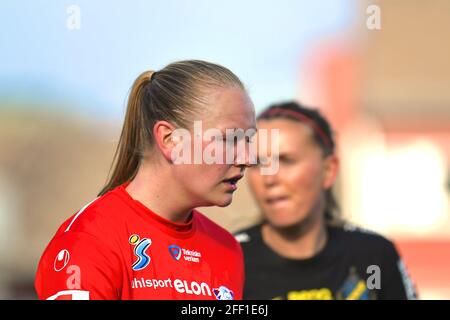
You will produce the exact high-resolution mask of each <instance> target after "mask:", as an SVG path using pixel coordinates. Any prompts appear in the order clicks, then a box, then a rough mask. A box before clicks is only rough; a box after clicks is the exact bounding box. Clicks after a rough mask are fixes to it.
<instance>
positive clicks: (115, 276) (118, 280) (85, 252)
mask: <svg viewBox="0 0 450 320" xmlns="http://www.w3.org/2000/svg"><path fill="white" fill-rule="evenodd" d="M121 284H122V270H121V263H120V259H119V256H118V254H117V253H116V252H114V250H113V249H112V248H111V246H110V245H108V244H107V243H105V242H103V241H101V240H99V239H98V238H97V237H95V236H93V235H91V234H88V233H84V232H76V231H68V232H66V233H63V234H61V235H59V236H58V237H56V238H54V239H53V240H52V241H51V242H50V244H49V245H48V247H47V249H46V250H45V251H44V254H43V255H42V258H41V260H40V262H39V265H38V270H37V273H36V279H35V289H36V292H37V294H38V298H39V299H48V300H91V299H92V300H103V299H108V300H112V299H119V298H120V292H121Z"/></svg>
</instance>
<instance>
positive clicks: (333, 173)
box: [322, 154, 339, 189]
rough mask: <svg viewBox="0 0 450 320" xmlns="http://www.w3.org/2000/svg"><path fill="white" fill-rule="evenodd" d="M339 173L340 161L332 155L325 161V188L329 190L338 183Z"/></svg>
mask: <svg viewBox="0 0 450 320" xmlns="http://www.w3.org/2000/svg"><path fill="white" fill-rule="evenodd" d="M338 171H339V159H338V157H337V156H336V155H334V154H332V155H330V156H328V157H326V159H325V163H324V179H323V184H322V186H323V188H324V189H329V188H331V187H332V186H333V184H334V182H335V181H336V177H337V174H338Z"/></svg>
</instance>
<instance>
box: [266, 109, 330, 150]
mask: <svg viewBox="0 0 450 320" xmlns="http://www.w3.org/2000/svg"><path fill="white" fill-rule="evenodd" d="M268 116H291V117H293V118H295V119H297V120H299V121H300V122H303V123H306V124H307V125H308V126H309V127H310V128H311V129H313V131H314V132H316V133H317V134H318V135H319V137H320V138H321V139H322V142H323V143H324V144H325V146H326V147H328V148H330V149H331V148H332V147H331V142H330V139H329V138H328V136H327V135H326V134H325V132H323V130H322V129H321V128H320V127H319V126H318V125H317V123H316V122H315V121H313V120H312V119H311V118H309V117H308V116H306V115H304V114H303V113H300V112H298V111H294V110H289V109H282V108H272V109H269V110H267V111H266V112H263V113H262V114H261V115H260V116H259V118H264V117H268Z"/></svg>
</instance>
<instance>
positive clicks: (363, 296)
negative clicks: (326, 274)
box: [336, 267, 374, 300]
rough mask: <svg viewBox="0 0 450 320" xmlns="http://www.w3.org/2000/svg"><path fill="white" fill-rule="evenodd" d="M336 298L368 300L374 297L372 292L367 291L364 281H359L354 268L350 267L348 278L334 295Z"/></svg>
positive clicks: (359, 278)
mask: <svg viewBox="0 0 450 320" xmlns="http://www.w3.org/2000/svg"><path fill="white" fill-rule="evenodd" d="M336 298H337V299H338V300H370V299H372V298H374V297H373V292H372V293H371V292H370V291H369V289H367V286H366V281H364V280H363V279H361V277H360V276H359V275H358V273H357V272H356V268H355V267H351V268H350V272H349V276H348V277H347V279H345V281H344V283H343V284H342V286H341V288H340V289H339V290H338V291H337V293H336Z"/></svg>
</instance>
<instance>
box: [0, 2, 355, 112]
mask: <svg viewBox="0 0 450 320" xmlns="http://www.w3.org/2000/svg"><path fill="white" fill-rule="evenodd" d="M70 5H77V6H79V8H80V9H81V16H80V17H81V28H80V29H79V30H69V29H68V28H67V26H66V21H67V19H68V17H69V15H70V13H67V8H68V7H69V6H70ZM356 9H357V6H356V4H355V2H354V0H322V1H307V0H290V1H288V0H278V1H273V0H272V1H262V0H250V1H238V0H227V1H207V0H203V1H200V0H169V1H167V0H164V1H162V0H161V1H111V0H108V1H106V0H101V1H100V0H90V1H87V0H85V1H54V0H37V1H33V0H30V1H14V0H2V1H1V2H0V25H1V28H0V39H1V49H0V108H5V106H7V105H13V106H15V108H19V106H20V107H21V108H23V107H26V108H39V109H41V108H44V109H45V108H49V109H51V110H52V108H58V109H59V110H58V111H61V112H63V113H66V112H75V113H81V114H84V115H89V116H93V117H99V116H101V118H106V119H114V120H119V119H122V117H123V111H124V106H125V101H126V96H127V93H128V90H129V88H130V86H131V84H132V82H133V80H134V79H135V78H136V77H137V75H138V74H139V73H141V72H142V71H144V70H147V69H160V68H162V67H164V66H165V65H166V64H168V63H170V62H172V61H175V60H180V59H203V60H209V61H212V62H216V63H220V64H222V65H224V66H226V67H228V68H230V69H231V70H233V71H234V72H235V73H236V74H237V75H238V76H240V77H241V79H242V80H243V81H244V83H245V84H246V85H247V87H248V89H249V91H250V95H251V97H252V98H253V100H254V102H255V105H256V107H257V109H261V108H263V107H265V106H266V105H267V104H269V103H272V102H275V101H277V100H284V99H289V98H294V97H295V95H296V93H297V89H296V87H297V85H298V72H299V67H300V61H301V58H302V56H303V55H305V54H306V53H307V52H308V51H307V50H308V49H310V48H311V46H313V45H314V44H315V43H316V42H318V41H320V40H323V39H326V38H333V37H336V36H339V35H341V34H342V33H344V32H345V31H346V30H347V29H348V28H349V27H350V26H351V24H352V23H353V20H354V19H355V17H356V12H355V11H356ZM44 106H46V107H44ZM63 106H64V107H63ZM61 108H64V110H60V109H61Z"/></svg>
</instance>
